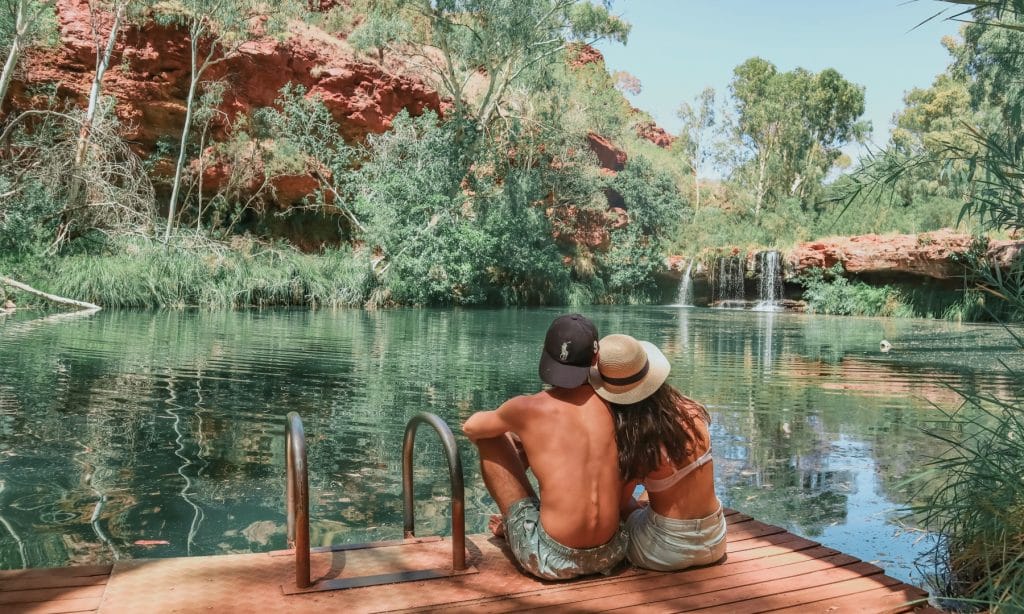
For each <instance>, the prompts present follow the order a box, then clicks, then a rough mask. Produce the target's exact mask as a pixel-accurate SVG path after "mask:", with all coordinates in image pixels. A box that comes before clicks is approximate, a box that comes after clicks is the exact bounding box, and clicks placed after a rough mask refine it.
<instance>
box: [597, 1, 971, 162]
mask: <svg viewBox="0 0 1024 614" xmlns="http://www.w3.org/2000/svg"><path fill="white" fill-rule="evenodd" d="M949 6H951V5H948V4H945V3H941V2H936V1H935V0H916V1H911V2H907V1H906V0H617V1H616V2H615V4H614V5H613V12H615V13H616V14H619V15H621V16H622V17H624V18H625V19H626V20H627V21H629V22H630V23H631V24H632V26H633V29H632V31H631V33H630V35H629V43H628V44H627V45H626V46H622V45H619V44H609V43H603V44H601V45H599V48H600V49H601V51H602V53H604V56H605V61H606V64H607V66H608V70H609V71H612V72H614V71H616V70H625V71H628V72H630V73H632V74H634V75H636V76H637V77H638V78H639V79H640V82H641V84H642V86H643V91H642V92H641V93H640V94H639V95H638V96H630V99H631V101H632V103H633V105H634V106H636V107H639V108H641V109H643V110H645V111H647V112H648V113H650V114H651V115H653V116H654V118H655V119H656V120H657V121H658V123H659V124H660V125H661V126H662V127H664V128H665V129H666V130H668V131H669V132H672V133H676V132H678V130H679V120H678V119H677V118H676V116H675V111H676V109H677V108H678V107H679V103H680V102H683V101H692V100H693V98H694V96H696V95H697V94H698V93H699V92H700V91H701V90H702V89H704V87H706V86H709V85H710V86H712V87H714V88H715V89H716V90H717V91H718V92H719V94H720V95H722V94H727V86H728V84H729V80H730V78H731V76H732V70H733V68H735V67H736V66H737V65H738V64H740V63H742V62H743V61H744V60H746V59H747V58H749V57H752V56H760V57H763V58H765V59H767V60H770V61H771V62H773V63H774V64H775V65H776V66H777V67H778V68H779V69H780V70H791V69H793V68H796V67H797V66H802V67H804V68H807V69H809V70H813V71H819V70H821V69H823V68H829V67H831V68H835V69H836V70H838V71H839V72H840V73H842V74H843V76H844V77H846V78H847V79H848V80H850V81H852V82H854V83H857V84H860V85H863V86H865V87H866V88H867V89H866V93H865V106H866V111H865V116H864V117H865V119H868V120H871V122H872V124H873V126H874V134H873V137H872V140H873V141H874V142H875V143H878V144H883V143H885V141H887V140H888V135H889V129H890V126H891V120H892V115H893V113H895V112H896V111H898V110H900V109H901V108H902V107H903V93H904V92H905V91H906V90H909V89H911V88H913V87H925V86H928V85H930V84H931V82H932V80H933V79H934V78H935V75H937V74H938V73H940V72H941V71H942V70H943V69H944V68H945V67H946V65H947V64H948V61H949V54H948V53H947V52H946V50H945V48H943V47H942V45H941V44H940V42H939V41H940V39H941V38H942V37H943V36H944V35H947V34H955V33H956V32H957V24H955V23H952V22H949V21H943V20H941V19H937V20H933V21H932V22H930V23H927V24H925V25H922V26H921V27H919V28H917V29H914V26H916V25H917V24H918V23H920V22H921V21H922V20H924V19H926V18H927V17H929V16H931V15H933V14H935V13H936V12H938V11H940V10H943V9H945V8H946V7H949ZM851 153H852V152H851Z"/></svg>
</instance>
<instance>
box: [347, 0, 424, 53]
mask: <svg viewBox="0 0 1024 614" xmlns="http://www.w3.org/2000/svg"><path fill="white" fill-rule="evenodd" d="M395 8H396V7H380V6H377V7H375V8H374V9H373V11H372V12H371V13H370V14H369V15H367V16H366V19H364V20H363V22H362V23H361V24H359V25H358V26H356V28H355V29H354V30H352V33H351V34H349V35H348V42H349V43H350V44H351V45H352V46H353V47H354V48H355V49H356V50H357V51H369V50H374V51H376V53H377V61H378V62H380V63H381V64H383V63H384V51H385V50H386V49H387V48H388V45H389V44H390V43H392V42H394V41H396V40H400V39H402V38H404V37H405V36H407V30H408V27H409V24H408V22H406V21H405V20H403V19H402V18H401V17H400V16H399V15H398V14H397V13H396V12H395Z"/></svg>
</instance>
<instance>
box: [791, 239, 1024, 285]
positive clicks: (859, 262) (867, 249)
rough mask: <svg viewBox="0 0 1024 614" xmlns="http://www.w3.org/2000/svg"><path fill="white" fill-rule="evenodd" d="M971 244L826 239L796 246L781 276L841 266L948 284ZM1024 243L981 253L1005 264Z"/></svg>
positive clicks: (1000, 244)
mask: <svg viewBox="0 0 1024 614" xmlns="http://www.w3.org/2000/svg"><path fill="white" fill-rule="evenodd" d="M973 241H974V239H973V238H972V237H971V236H970V235H967V234H959V233H956V232H953V231H952V230H948V229H943V230H937V231H935V232H926V233H921V234H916V235H885V236H881V235H860V236H855V237H831V238H828V239H821V240H818V241H811V242H809V243H801V244H800V245H798V246H797V247H796V248H795V249H793V250H792V251H791V252H789V254H787V256H786V261H787V265H788V266H787V271H788V272H791V273H792V274H794V275H798V274H800V273H801V272H803V271H805V270H807V269H812V268H830V267H832V266H834V265H835V264H837V263H838V264H842V266H843V268H844V269H845V270H846V272H848V273H853V274H891V273H899V274H908V275H918V276H922V277H931V278H933V279H954V278H957V277H960V276H962V275H963V274H964V265H963V264H962V263H961V262H960V261H959V260H958V257H959V256H960V255H961V254H965V253H967V252H968V251H969V250H970V249H971V246H972V244H973ZM1022 245H1024V243H1022V242H1018V241H991V242H989V243H988V245H987V246H986V247H985V253H986V255H987V256H988V257H989V258H992V259H993V260H994V261H996V262H1004V263H1005V262H1009V261H1010V260H1012V259H1013V258H1014V257H1016V255H1017V254H1018V253H1019V252H1020V250H1021V247H1022Z"/></svg>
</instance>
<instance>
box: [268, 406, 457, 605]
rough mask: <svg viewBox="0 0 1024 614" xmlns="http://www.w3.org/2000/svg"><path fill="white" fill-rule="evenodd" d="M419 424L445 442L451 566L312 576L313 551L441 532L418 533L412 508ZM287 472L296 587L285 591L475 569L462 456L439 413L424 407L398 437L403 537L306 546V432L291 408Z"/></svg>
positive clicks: (414, 540)
mask: <svg viewBox="0 0 1024 614" xmlns="http://www.w3.org/2000/svg"><path fill="white" fill-rule="evenodd" d="M421 424H427V425H430V426H431V427H433V429H434V431H435V432H436V433H437V435H438V436H439V437H440V438H441V443H442V444H443V445H444V451H445V456H446V458H447V460H448V477H449V479H450V480H451V496H452V506H451V513H452V537H451V539H452V567H451V569H422V570H414V571H400V572H394V573H388V574H377V575H372V576H358V577H350V578H335V579H330V580H320V581H318V582H314V581H313V580H312V578H311V577H310V553H311V552H337V551H343V550H358V549H365V548H377V547H384V546H402V545H406V544H410V543H423V542H427V541H439V540H440V539H441V538H440V537H433V538H430V537H428V538H417V537H416V526H415V525H416V519H415V509H414V507H413V481H412V452H413V444H414V443H415V441H416V431H417V429H418V428H419V426H420V425H421ZM284 432H285V472H286V476H287V483H288V486H287V493H286V498H287V505H288V544H289V546H290V547H291V548H293V549H294V551H295V588H294V589H291V588H290V587H287V586H282V588H283V589H284V590H285V593H286V594H291V593H299V592H303V593H304V592H311V591H327V590H343V589H347V588H357V587H362V586H375V585H379V584H394V583H397V582H411V581H416V580H430V579H434V578H447V577H451V576H457V575H464V574H470V573H476V572H477V570H476V568H475V567H471V566H467V565H466V520H465V510H466V504H465V498H466V495H465V488H464V483H463V475H462V458H461V456H460V455H459V448H458V446H457V445H456V443H455V436H454V435H453V434H452V430H451V429H450V428H449V427H448V424H447V423H445V421H444V420H442V419H441V418H440V417H438V416H437V415H435V414H431V413H428V412H421V413H418V414H416V415H415V416H413V417H412V418H411V419H410V420H409V423H408V424H407V425H406V427H405V438H404V440H403V442H402V500H403V504H404V508H405V509H404V511H405V514H404V535H405V539H403V540H393V541H383V542H371V543H367V544H346V545H341V546H329V547H325V548H316V549H311V548H310V547H309V471H308V465H307V456H306V433H305V430H304V429H303V426H302V418H300V417H299V414H297V413H296V412H290V413H289V414H288V417H287V419H286V423H285V429H284Z"/></svg>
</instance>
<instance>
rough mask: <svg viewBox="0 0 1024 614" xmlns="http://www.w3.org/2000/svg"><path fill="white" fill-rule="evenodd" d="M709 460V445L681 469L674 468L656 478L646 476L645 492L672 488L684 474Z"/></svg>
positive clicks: (686, 474) (688, 473)
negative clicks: (674, 470)
mask: <svg viewBox="0 0 1024 614" xmlns="http://www.w3.org/2000/svg"><path fill="white" fill-rule="evenodd" d="M709 462H711V448H710V447H709V448H708V451H707V452H705V453H704V454H701V455H700V458H698V459H697V460H695V461H693V462H692V463H690V464H689V465H687V466H685V467H683V468H681V469H676V472H675V473H673V474H672V475H670V476H668V477H667V478H661V479H658V480H655V479H651V478H647V479H646V480H644V482H643V485H644V488H646V489H647V492H662V491H665V490H668V489H669V488H672V487H673V486H675V485H676V484H678V483H679V480H681V479H683V478H685V477H686V476H688V475H690V474H691V473H693V472H694V471H696V470H697V469H699V468H701V467H703V466H704V465H706V464H708V463H709Z"/></svg>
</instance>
